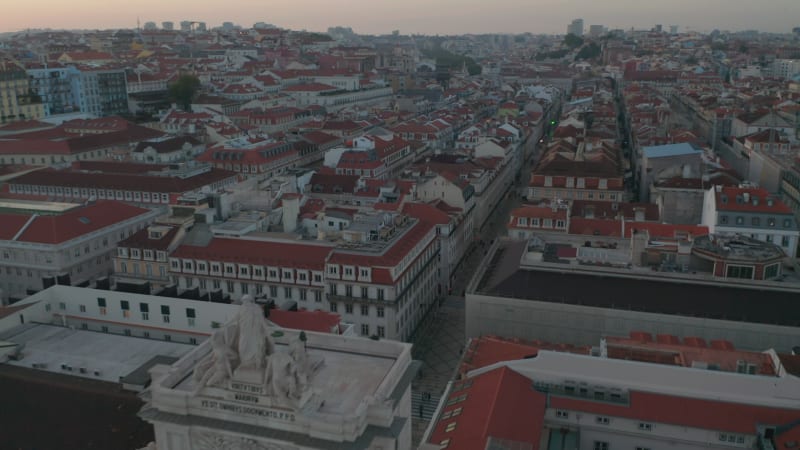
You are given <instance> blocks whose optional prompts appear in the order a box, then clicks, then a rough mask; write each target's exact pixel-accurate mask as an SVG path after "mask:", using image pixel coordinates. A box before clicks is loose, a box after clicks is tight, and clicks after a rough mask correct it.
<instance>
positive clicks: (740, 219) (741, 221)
mask: <svg viewBox="0 0 800 450" xmlns="http://www.w3.org/2000/svg"><path fill="white" fill-rule="evenodd" d="M742 224H744V217H742V216H736V225H742Z"/></svg>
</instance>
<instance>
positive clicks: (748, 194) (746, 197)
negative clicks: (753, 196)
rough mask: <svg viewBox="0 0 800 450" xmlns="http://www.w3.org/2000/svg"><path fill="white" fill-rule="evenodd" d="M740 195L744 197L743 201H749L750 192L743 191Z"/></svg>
mask: <svg viewBox="0 0 800 450" xmlns="http://www.w3.org/2000/svg"><path fill="white" fill-rule="evenodd" d="M742 197H743V198H744V202H745V203H750V193H749V192H745V193H744V194H742Z"/></svg>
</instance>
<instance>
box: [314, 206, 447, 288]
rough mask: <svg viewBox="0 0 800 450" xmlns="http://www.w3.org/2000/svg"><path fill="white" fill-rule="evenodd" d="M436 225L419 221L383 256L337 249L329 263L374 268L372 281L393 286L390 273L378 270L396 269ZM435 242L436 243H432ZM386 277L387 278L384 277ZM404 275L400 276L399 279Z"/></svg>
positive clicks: (393, 243)
mask: <svg viewBox="0 0 800 450" xmlns="http://www.w3.org/2000/svg"><path fill="white" fill-rule="evenodd" d="M433 227H434V224H432V223H429V222H424V221H419V222H417V223H416V224H414V225H413V226H412V227H411V229H410V230H408V231H406V233H405V234H404V235H403V236H401V237H399V238H396V239H394V241H392V242H391V245H390V247H389V248H388V249H386V250H385V251H384V252H383V253H382V254H371V253H364V252H358V253H356V252H352V251H347V250H344V249H336V250H334V252H333V253H332V254H331V257H330V259H329V261H328V262H329V263H331V264H344V265H354V266H364V267H367V266H369V267H373V271H372V281H374V282H376V283H380V284H392V282H393V280H392V278H391V276H390V275H389V273H388V271H378V270H375V269H376V268H390V267H394V266H396V265H397V264H399V263H400V261H402V260H403V258H405V257H406V255H408V253H409V252H410V251H411V250H412V249H413V248H414V247H415V246H416V245H417V244H419V242H420V241H422V239H423V238H424V237H425V235H427V234H428V232H429V231H430V230H431V228H433ZM432 242H434V241H432ZM412 267H413V264H410V263H409V264H408V265H407V268H406V270H410V269H411V268H412ZM384 275H385V276H384ZM401 276H402V274H400V275H398V276H397V278H396V279H399V278H400V277H401Z"/></svg>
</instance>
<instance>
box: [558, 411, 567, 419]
mask: <svg viewBox="0 0 800 450" xmlns="http://www.w3.org/2000/svg"><path fill="white" fill-rule="evenodd" d="M556 417H558V418H559V419H567V418H569V412H567V411H561V410H557V411H556Z"/></svg>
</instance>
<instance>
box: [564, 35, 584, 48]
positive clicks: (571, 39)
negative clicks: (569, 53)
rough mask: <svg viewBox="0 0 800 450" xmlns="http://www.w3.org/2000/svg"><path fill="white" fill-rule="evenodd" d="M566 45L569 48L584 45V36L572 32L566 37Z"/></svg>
mask: <svg viewBox="0 0 800 450" xmlns="http://www.w3.org/2000/svg"><path fill="white" fill-rule="evenodd" d="M564 45H566V46H567V47H569V48H577V47H580V46H581V45H583V38H581V37H580V36H575V35H574V34H572V33H570V34H568V35H566V36H565V37H564Z"/></svg>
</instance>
